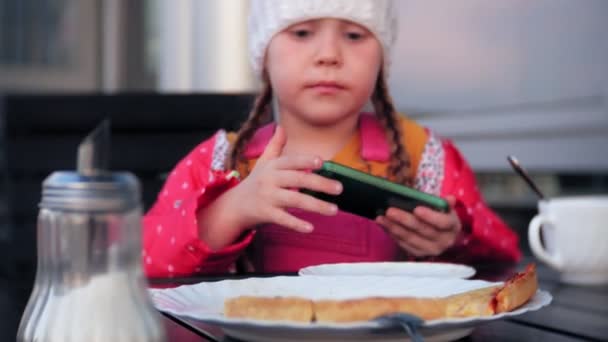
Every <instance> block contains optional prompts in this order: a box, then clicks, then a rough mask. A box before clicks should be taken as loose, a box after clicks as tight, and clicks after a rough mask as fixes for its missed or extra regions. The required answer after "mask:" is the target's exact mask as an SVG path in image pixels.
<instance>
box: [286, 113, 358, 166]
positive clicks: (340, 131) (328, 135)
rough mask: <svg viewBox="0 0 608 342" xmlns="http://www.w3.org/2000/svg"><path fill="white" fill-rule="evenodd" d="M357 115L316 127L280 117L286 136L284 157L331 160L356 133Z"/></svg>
mask: <svg viewBox="0 0 608 342" xmlns="http://www.w3.org/2000/svg"><path fill="white" fill-rule="evenodd" d="M358 123H359V115H358V114H357V115H350V116H348V117H347V118H345V119H343V120H340V121H339V122H336V123H334V124H331V125H326V126H316V125H311V124H310V123H308V122H306V121H304V120H301V119H299V118H297V117H296V116H293V115H281V119H280V124H281V126H282V127H283V129H285V133H286V134H287V144H286V146H285V148H284V149H283V153H284V154H286V155H294V154H308V155H318V156H320V157H321V158H323V159H324V160H330V159H332V158H333V157H334V156H335V155H336V154H337V153H338V152H339V151H340V150H342V148H343V147H344V146H345V145H346V144H347V143H348V142H349V141H350V139H351V138H352V137H353V134H355V133H356V132H357V126H358Z"/></svg>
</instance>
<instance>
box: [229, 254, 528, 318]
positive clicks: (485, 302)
mask: <svg viewBox="0 0 608 342" xmlns="http://www.w3.org/2000/svg"><path fill="white" fill-rule="evenodd" d="M437 281H441V280H440V279H438V280H437ZM537 289H538V281H537V277H536V267H535V265H534V264H530V265H528V267H527V268H526V270H525V271H524V272H523V273H518V274H516V275H515V276H513V277H512V278H510V279H509V280H507V281H506V282H505V284H504V285H502V286H490V287H486V288H482V289H477V290H472V291H467V292H464V293H459V294H456V295H452V296H449V297H443V298H416V297H392V298H385V297H368V298H361V299H349V300H318V301H312V300H309V299H305V298H297V297H273V298H264V297H237V298H231V299H228V300H227V301H226V302H225V303H224V315H225V316H226V317H233V318H250V319H259V320H287V321H296V322H314V321H317V322H333V323H341V322H356V321H367V320H371V319H374V318H376V317H378V316H382V315H386V314H390V313H397V312H403V313H410V314H413V315H416V316H418V317H420V318H422V319H424V320H434V319H442V318H460V317H483V316H491V315H494V314H496V313H501V312H505V311H511V310H514V309H516V308H518V307H520V306H522V305H523V304H525V303H526V302H528V301H529V300H530V299H531V298H532V297H533V296H534V294H535V293H536V290H537Z"/></svg>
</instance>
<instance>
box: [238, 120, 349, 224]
mask: <svg viewBox="0 0 608 342" xmlns="http://www.w3.org/2000/svg"><path fill="white" fill-rule="evenodd" d="M286 142H287V137H286V135H285V131H284V130H283V129H282V128H281V127H280V126H277V128H276V131H275V133H274V136H273V137H272V139H271V140H270V142H269V143H268V146H267V147H266V150H264V153H263V154H262V156H261V157H260V158H259V159H258V161H257V163H256V165H255V167H254V168H253V170H252V171H251V173H250V174H249V176H248V177H247V178H245V180H243V182H241V183H240V184H239V185H238V186H237V187H235V188H234V189H233V190H234V192H233V194H232V195H233V196H232V197H233V199H234V201H233V203H234V205H235V208H234V211H233V212H235V213H239V214H240V215H241V220H240V225H239V226H240V227H241V228H243V229H246V228H250V227H252V226H255V225H257V224H261V223H274V224H278V225H281V226H284V227H286V228H289V229H293V230H295V231H298V232H303V233H308V232H311V231H312V230H313V226H312V224H311V223H309V222H306V221H303V220H301V219H299V218H296V217H295V216H293V215H291V214H289V213H288V212H287V210H286V209H287V208H298V209H302V210H306V211H310V212H315V213H319V214H322V215H327V216H331V215H335V214H336V213H337V212H338V207H337V206H336V205H335V204H332V203H327V202H324V201H321V200H319V199H316V198H314V197H312V196H309V195H306V194H303V193H301V192H299V191H298V189H309V190H314V191H319V192H324V193H327V194H331V195H338V194H340V192H342V184H340V182H337V181H334V180H330V179H327V178H324V177H321V176H319V175H317V174H314V173H310V172H309V170H316V169H318V168H320V167H321V165H322V163H323V161H322V160H321V158H320V157H317V156H281V153H282V151H283V147H284V146H285V143H286Z"/></svg>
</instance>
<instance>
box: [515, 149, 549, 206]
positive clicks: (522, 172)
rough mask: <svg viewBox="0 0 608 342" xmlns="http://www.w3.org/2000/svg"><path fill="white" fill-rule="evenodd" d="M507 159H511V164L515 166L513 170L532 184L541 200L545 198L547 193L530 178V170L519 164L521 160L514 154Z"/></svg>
mask: <svg viewBox="0 0 608 342" xmlns="http://www.w3.org/2000/svg"><path fill="white" fill-rule="evenodd" d="M507 160H508V161H509V164H511V167H513V170H515V172H517V174H518V175H519V176H521V178H523V179H524V180H525V181H526V183H528V186H530V188H531V189H532V190H533V191H534V192H535V193H536V195H538V197H539V198H540V199H541V200H542V199H545V195H544V194H543V193H542V191H540V189H539V188H538V186H537V185H536V183H534V181H532V178H530V175H529V174H528V172H526V170H524V168H523V167H522V166H521V165H520V164H519V161H517V159H516V158H515V157H514V156H508V157H507Z"/></svg>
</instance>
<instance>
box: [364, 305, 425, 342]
mask: <svg viewBox="0 0 608 342" xmlns="http://www.w3.org/2000/svg"><path fill="white" fill-rule="evenodd" d="M372 321H375V322H378V323H380V324H381V325H383V326H397V327H399V328H401V329H403V331H405V332H406V333H407V335H408V336H409V337H410V339H411V341H412V342H423V341H424V338H423V337H422V335H421V334H420V332H419V328H420V326H422V324H424V320H422V319H421V318H420V317H417V316H414V315H411V314H407V313H401V312H397V313H392V314H388V315H383V316H380V317H377V318H375V319H373V320H372Z"/></svg>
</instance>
